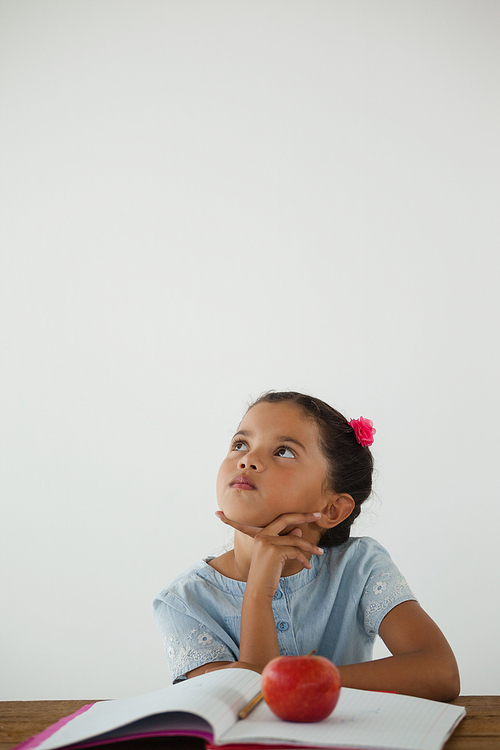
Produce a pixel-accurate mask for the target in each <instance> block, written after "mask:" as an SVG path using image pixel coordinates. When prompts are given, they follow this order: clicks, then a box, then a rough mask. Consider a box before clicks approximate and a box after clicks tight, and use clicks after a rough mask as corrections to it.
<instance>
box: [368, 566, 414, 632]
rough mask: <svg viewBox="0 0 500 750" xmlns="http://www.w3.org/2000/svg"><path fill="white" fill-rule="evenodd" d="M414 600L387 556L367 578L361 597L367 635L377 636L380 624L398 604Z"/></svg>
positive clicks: (404, 581)
mask: <svg viewBox="0 0 500 750" xmlns="http://www.w3.org/2000/svg"><path fill="white" fill-rule="evenodd" d="M410 600H416V597H415V596H414V595H413V593H412V591H411V589H410V587H409V586H408V583H407V582H406V579H405V578H404V576H402V575H401V573H400V572H399V570H398V569H397V567H396V565H394V563H393V562H392V560H391V559H390V557H389V556H387V559H386V560H384V562H383V563H382V564H380V563H379V567H378V568H377V570H375V571H374V572H372V574H371V575H370V577H369V578H368V580H367V582H366V585H365V588H364V590H363V594H362V597H361V609H362V612H363V614H364V627H365V630H366V632H367V633H368V634H369V635H376V634H378V630H379V627H380V623H381V622H382V620H383V619H384V617H385V616H386V614H387V613H388V612H390V611H391V609H393V608H394V607H396V606H397V605H398V604H402V603H403V602H406V601H410Z"/></svg>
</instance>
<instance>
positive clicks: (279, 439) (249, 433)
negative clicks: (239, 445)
mask: <svg viewBox="0 0 500 750" xmlns="http://www.w3.org/2000/svg"><path fill="white" fill-rule="evenodd" d="M237 435H242V436H243V437H251V436H252V431H251V430H238V432H235V434H234V435H233V440H234V438H235V437H236V436H237ZM275 440H277V442H278V443H281V442H284V443H295V445H298V446H299V448H302V450H303V451H304V453H307V450H306V447H305V445H302V443H301V442H300V441H299V440H297V439H296V438H293V437H290V436H289V435H276V438H275Z"/></svg>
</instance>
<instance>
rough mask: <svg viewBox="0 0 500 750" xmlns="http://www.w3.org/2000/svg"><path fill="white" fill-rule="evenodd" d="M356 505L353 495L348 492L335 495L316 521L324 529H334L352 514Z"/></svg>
mask: <svg viewBox="0 0 500 750" xmlns="http://www.w3.org/2000/svg"><path fill="white" fill-rule="evenodd" d="M354 506H355V502H354V500H353V498H352V497H351V495H348V494H347V493H342V494H341V495H333V496H331V497H330V498H329V500H328V503H327V504H326V505H325V507H324V508H323V509H322V511H321V518H320V519H319V520H318V521H316V524H317V525H318V526H321V527H322V528H323V529H333V527H334V526H338V525H339V523H342V521H344V520H345V519H346V518H348V517H349V516H350V515H351V513H352V511H353V510H354Z"/></svg>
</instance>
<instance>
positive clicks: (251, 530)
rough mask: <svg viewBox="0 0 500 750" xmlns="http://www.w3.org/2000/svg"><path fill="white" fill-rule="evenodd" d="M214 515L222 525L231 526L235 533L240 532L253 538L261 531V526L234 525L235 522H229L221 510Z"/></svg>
mask: <svg viewBox="0 0 500 750" xmlns="http://www.w3.org/2000/svg"><path fill="white" fill-rule="evenodd" d="M215 515H216V516H217V518H219V519H220V520H221V521H222V523H225V524H227V525H228V526H231V527H232V528H233V529H236V531H241V532H242V534H246V535H247V536H251V537H255V536H257V534H258V533H259V532H260V531H262V527H261V526H245V525H244V524H241V523H236V521H231V519H230V518H228V517H227V516H226V515H225V514H224V511H222V510H216V511H215Z"/></svg>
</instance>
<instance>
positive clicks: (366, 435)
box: [349, 417, 377, 448]
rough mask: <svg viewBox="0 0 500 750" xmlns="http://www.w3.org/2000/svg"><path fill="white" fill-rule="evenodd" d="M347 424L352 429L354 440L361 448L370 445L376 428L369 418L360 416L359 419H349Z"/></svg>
mask: <svg viewBox="0 0 500 750" xmlns="http://www.w3.org/2000/svg"><path fill="white" fill-rule="evenodd" d="M349 424H350V425H351V427H352V429H353V430H354V434H355V435H356V440H357V441H358V443H359V444H360V445H362V446H363V448H368V446H369V445H372V443H373V436H374V435H375V433H376V432H377V430H376V429H375V427H374V426H373V422H372V420H371V419H365V417H360V418H359V419H351V421H350V422H349Z"/></svg>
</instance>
